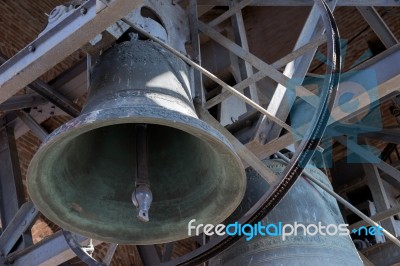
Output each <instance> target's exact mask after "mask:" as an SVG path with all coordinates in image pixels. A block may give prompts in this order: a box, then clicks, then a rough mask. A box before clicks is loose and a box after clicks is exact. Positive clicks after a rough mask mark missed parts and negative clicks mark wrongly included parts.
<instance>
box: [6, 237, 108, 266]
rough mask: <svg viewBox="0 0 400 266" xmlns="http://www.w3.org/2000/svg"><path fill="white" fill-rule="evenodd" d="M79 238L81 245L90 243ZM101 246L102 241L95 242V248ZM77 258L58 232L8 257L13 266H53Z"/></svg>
mask: <svg viewBox="0 0 400 266" xmlns="http://www.w3.org/2000/svg"><path fill="white" fill-rule="evenodd" d="M77 238H78V241H79V243H80V244H81V245H87V244H88V242H89V240H88V239H87V238H85V237H82V236H78V237H77ZM99 244H101V242H100V241H97V240H94V241H93V245H94V246H97V245H99ZM75 256H76V255H75V253H73V251H72V250H71V249H70V248H69V246H68V244H67V242H66V240H65V238H64V236H63V234H62V232H61V231H58V232H56V233H54V234H53V235H51V236H49V237H48V238H46V239H43V240H42V241H40V242H39V243H37V244H35V245H33V246H31V247H29V248H27V249H24V250H22V251H19V252H14V253H12V254H10V255H9V256H8V257H7V261H9V262H12V265H13V266H26V265H43V266H52V265H59V264H61V263H64V262H66V261H68V260H70V259H72V258H74V257H75Z"/></svg>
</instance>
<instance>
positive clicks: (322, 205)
mask: <svg viewBox="0 0 400 266" xmlns="http://www.w3.org/2000/svg"><path fill="white" fill-rule="evenodd" d="M263 162H264V164H265V165H266V166H267V167H268V168H270V169H271V170H272V171H273V172H275V174H277V175H279V174H281V173H282V171H283V170H284V168H285V165H286V164H285V163H284V162H283V161H282V160H264V161H263ZM308 171H309V172H311V173H312V175H313V177H314V178H316V179H318V180H319V181H320V182H322V183H324V184H325V185H326V186H328V187H330V189H332V187H331V185H330V182H329V180H328V178H327V177H326V175H325V174H323V173H322V172H321V171H320V170H319V169H317V168H312V167H311V166H310V168H309V169H308ZM246 173H247V182H248V186H247V189H246V194H245V197H244V200H243V202H242V203H241V204H240V206H239V208H238V209H237V210H236V211H235V212H234V214H233V215H232V216H231V217H230V218H229V219H228V222H234V221H236V220H237V218H239V217H241V216H242V215H243V214H244V213H246V212H247V211H248V210H249V209H250V208H251V207H252V206H253V205H254V204H255V203H256V202H257V201H258V200H259V199H260V198H261V197H262V195H263V194H264V193H265V191H267V189H268V184H267V183H266V182H265V181H264V180H263V178H262V177H261V176H260V175H259V174H257V172H255V171H254V170H253V169H248V170H247V171H246ZM279 222H282V223H283V224H292V225H293V224H294V223H295V222H297V224H303V225H305V226H308V225H310V224H315V225H318V223H321V225H322V226H327V225H329V224H335V225H338V224H343V223H344V222H343V219H342V216H341V214H340V211H339V207H338V205H337V202H336V201H335V199H334V198H333V197H331V196H330V195H329V194H328V193H327V192H325V191H324V190H322V189H321V188H318V187H313V186H312V185H311V184H310V183H309V182H308V181H307V180H306V179H304V178H299V179H298V180H297V181H296V183H295V184H294V185H293V187H292V189H291V190H290V191H289V192H288V193H287V195H286V196H285V197H284V198H283V199H282V201H281V202H280V203H279V204H278V205H277V206H276V208H274V209H273V210H272V211H271V212H270V213H269V214H268V215H267V216H266V217H265V218H264V219H263V220H262V222H261V223H262V224H263V225H264V226H267V225H268V224H275V225H277V224H278V223H279ZM312 231H313V232H314V231H315V230H314V229H313V230H312ZM270 232H272V233H274V229H271V230H270ZM331 232H332V231H331ZM325 234H326V233H325ZM210 265H230V266H235V265H326V266H328V265H349V266H350V265H352V266H353V265H363V264H362V261H361V260H360V258H359V256H358V254H357V250H356V249H355V247H354V245H353V243H352V241H351V238H350V236H348V235H347V236H340V235H338V234H337V235H327V234H326V235H322V234H316V235H314V236H311V235H306V236H305V235H304V229H303V228H301V227H299V228H298V230H297V235H296V236H295V235H292V236H287V237H286V239H285V240H282V237H281V236H260V235H258V236H255V237H254V238H253V239H252V240H251V241H246V240H245V239H241V240H240V241H239V242H238V243H236V244H235V245H233V246H232V247H231V248H230V249H228V250H226V251H224V252H223V253H221V254H220V255H218V256H216V257H215V258H214V259H213V260H212V261H210Z"/></svg>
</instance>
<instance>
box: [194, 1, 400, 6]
mask: <svg viewBox="0 0 400 266" xmlns="http://www.w3.org/2000/svg"><path fill="white" fill-rule="evenodd" d="M230 2H231V1H230V0H198V5H199V6H209V5H213V6H229V4H230ZM313 5H314V1H313V0H278V1H277V0H253V1H252V2H251V4H249V6H313ZM337 6H400V3H399V1H397V0H338V3H337Z"/></svg>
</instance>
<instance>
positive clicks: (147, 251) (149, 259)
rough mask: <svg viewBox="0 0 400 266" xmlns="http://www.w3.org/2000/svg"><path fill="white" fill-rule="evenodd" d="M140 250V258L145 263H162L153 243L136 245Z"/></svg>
mask: <svg viewBox="0 0 400 266" xmlns="http://www.w3.org/2000/svg"><path fill="white" fill-rule="evenodd" d="M136 247H137V249H138V252H139V256H140V259H141V260H142V262H143V265H158V264H160V263H161V260H160V257H159V255H158V252H157V250H156V247H155V246H153V245H148V246H136Z"/></svg>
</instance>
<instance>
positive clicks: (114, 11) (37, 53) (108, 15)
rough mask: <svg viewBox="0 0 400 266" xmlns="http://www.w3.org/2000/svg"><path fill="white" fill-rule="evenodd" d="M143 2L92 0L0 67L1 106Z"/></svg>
mask: <svg viewBox="0 0 400 266" xmlns="http://www.w3.org/2000/svg"><path fill="white" fill-rule="evenodd" d="M142 2H143V1H142V0H112V1H108V2H107V5H105V4H104V3H103V2H101V1H96V0H89V1H86V2H84V3H83V4H82V5H81V6H80V7H79V9H76V10H74V11H73V12H71V13H70V14H69V15H68V16H67V17H66V18H64V19H63V20H62V21H60V22H59V23H58V24H57V25H55V26H54V27H53V28H51V29H50V30H48V31H46V32H44V33H43V34H42V35H40V36H39V37H38V38H36V39H35V40H34V41H33V42H31V43H30V44H29V45H28V46H27V47H25V48H24V49H22V50H21V51H20V52H19V53H18V54H16V55H15V56H14V57H12V58H11V59H9V60H8V61H7V62H5V63H4V64H2V65H1V66H0V103H3V102H4V101H6V100H7V99H8V98H10V97H11V96H12V95H14V94H15V93H16V92H18V91H19V90H20V89H22V88H24V87H25V86H27V85H28V84H29V83H31V82H32V81H34V80H35V79H37V78H38V77H39V76H40V75H42V74H44V73H45V72H46V71H48V70H49V69H50V68H52V67H53V66H55V65H56V64H57V63H59V62H61V61H62V60H63V59H64V58H65V57H67V56H68V55H70V54H72V53H73V52H75V51H76V50H77V49H79V48H81V47H82V46H83V45H84V44H86V43H88V42H89V41H90V40H91V39H93V38H94V37H95V36H96V35H97V34H99V33H101V32H102V31H103V30H104V29H106V28H107V27H108V26H110V25H111V24H112V23H114V22H115V21H116V20H118V19H120V18H121V17H123V16H125V15H127V14H128V13H129V12H130V11H131V10H132V9H134V8H135V7H137V6H138V5H139V4H141V3H142Z"/></svg>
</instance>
